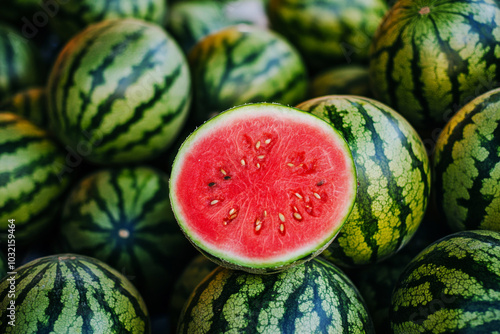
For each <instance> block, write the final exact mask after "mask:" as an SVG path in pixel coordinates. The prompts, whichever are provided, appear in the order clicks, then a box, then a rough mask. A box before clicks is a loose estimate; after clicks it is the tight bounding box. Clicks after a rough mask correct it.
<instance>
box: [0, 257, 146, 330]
mask: <svg viewBox="0 0 500 334" xmlns="http://www.w3.org/2000/svg"><path fill="white" fill-rule="evenodd" d="M16 271H17V275H16V276H15V296H14V297H13V298H12V296H9V292H10V291H11V290H10V284H11V283H10V281H9V280H8V277H6V278H4V279H3V280H2V281H0V305H1V306H2V309H1V310H0V331H1V332H2V333H19V334H26V333H110V334H111V333H113V334H114V333H137V334H141V333H149V332H150V323H149V316H148V311H147V309H146V304H145V303H144V301H143V300H142V297H141V295H140V294H139V293H138V292H137V290H136V289H135V287H134V286H133V285H132V284H131V283H130V282H129V281H128V280H127V279H126V278H125V277H124V276H123V275H121V274H120V273H119V272H117V271H116V270H114V269H112V268H111V267H109V266H108V265H106V264H104V263H103V262H101V261H99V260H96V259H94V258H89V257H85V256H81V255H76V254H58V255H52V256H48V257H42V258H39V259H36V260H33V261H32V262H29V263H27V264H25V265H23V266H21V267H19V268H17V269H16ZM11 300H15V307H16V310H15V320H14V324H15V326H12V325H10V324H9V321H11V319H10V318H8V317H7V315H8V314H10V313H9V310H8V309H7V307H8V306H9V304H10V302H11Z"/></svg>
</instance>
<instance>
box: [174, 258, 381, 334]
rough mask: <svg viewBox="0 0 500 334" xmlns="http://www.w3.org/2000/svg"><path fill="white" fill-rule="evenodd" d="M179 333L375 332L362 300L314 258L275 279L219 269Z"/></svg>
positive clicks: (198, 293)
mask: <svg viewBox="0 0 500 334" xmlns="http://www.w3.org/2000/svg"><path fill="white" fill-rule="evenodd" d="M177 333H269V334H280V333H374V330H373V324H372V321H371V318H370V316H369V315H368V312H367V310H366V307H365V304H364V301H363V299H362V298H361V297H360V295H359V293H358V291H357V290H356V288H355V287H354V285H353V284H352V282H351V281H350V280H349V279H348V278H347V276H345V274H344V273H343V272H342V271H341V270H339V269H338V268H337V267H335V266H333V265H332V264H329V263H327V262H325V261H324V260H319V259H317V258H316V259H314V260H312V261H310V262H307V263H305V264H303V265H300V266H296V267H294V268H292V269H289V270H287V271H284V272H282V273H280V274H275V275H254V274H247V273H243V272H241V271H233V270H229V269H224V268H218V269H216V270H215V271H214V272H212V273H211V274H210V276H208V277H207V278H206V279H205V280H203V282H202V283H201V284H200V285H198V287H197V288H196V290H195V291H194V292H193V293H192V294H191V297H190V299H189V301H188V302H187V304H186V305H185V308H184V310H183V313H182V315H181V319H180V322H179V327H178V330H177Z"/></svg>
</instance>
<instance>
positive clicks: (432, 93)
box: [370, 0, 500, 130]
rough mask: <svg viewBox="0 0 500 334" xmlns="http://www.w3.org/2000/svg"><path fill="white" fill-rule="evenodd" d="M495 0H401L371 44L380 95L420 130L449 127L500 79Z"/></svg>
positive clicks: (498, 20) (498, 13) (498, 18)
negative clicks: (464, 107)
mask: <svg viewBox="0 0 500 334" xmlns="http://www.w3.org/2000/svg"><path fill="white" fill-rule="evenodd" d="M499 24H500V8H499V6H498V2H496V1H494V0H480V1H472V0H459V1H452V2H450V1H446V0H438V1H427V0H426V1H421V2H419V3H418V4H416V3H415V2H413V1H411V0H404V1H398V2H397V3H396V5H395V6H394V7H393V8H392V9H391V11H390V12H389V14H388V15H387V16H386V17H385V19H384V21H383V22H382V24H381V25H380V28H379V30H378V31H377V34H376V35H375V37H374V41H373V44H372V48H371V58H370V59H371V63H370V76H371V82H372V88H373V90H374V93H375V96H376V97H377V99H379V100H380V101H381V102H384V103H387V104H388V105H390V106H391V107H393V108H395V109H396V110H397V111H399V112H401V114H402V115H403V116H404V117H405V118H407V119H408V121H409V122H410V123H412V125H414V126H415V127H416V128H417V129H424V130H425V127H426V124H435V125H444V124H445V123H446V121H447V120H449V118H450V117H451V116H452V114H453V113H455V112H456V111H457V110H458V109H459V107H460V106H462V105H463V104H465V103H467V102H468V101H470V100H471V99H472V98H474V97H476V96H478V95H479V94H481V93H482V92H485V91H487V90H490V89H492V88H493V87H495V86H496V85H498V81H499V80H500V67H499V66H498V58H499V57H500V36H499V34H498V33H497V31H496V27H497V26H498V25H499Z"/></svg>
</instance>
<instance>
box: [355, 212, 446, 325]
mask: <svg viewBox="0 0 500 334" xmlns="http://www.w3.org/2000/svg"><path fill="white" fill-rule="evenodd" d="M429 211H430V210H428V211H427V212H426V217H424V220H423V221H422V223H421V224H420V226H419V228H418V230H417V232H416V233H415V235H414V236H413V237H412V238H411V240H410V241H409V242H408V244H407V245H406V246H405V247H404V248H403V249H401V250H400V251H398V252H397V253H396V254H394V256H391V257H390V258H388V259H387V260H385V261H382V262H380V263H375V264H371V265H368V266H364V267H361V268H356V269H355V270H354V269H353V270H351V271H349V272H348V276H349V277H350V278H351V279H352V281H353V282H354V284H355V285H356V287H357V288H358V289H359V292H360V294H361V296H362V297H363V299H364V300H365V302H366V306H367V307H368V311H369V313H370V315H371V316H372V319H373V324H374V326H375V331H376V332H377V333H382V334H384V333H390V332H391V325H390V321H389V311H390V309H391V295H392V290H393V289H394V286H395V285H396V283H397V281H398V279H399V276H400V275H401V273H402V272H403V270H404V269H405V267H406V265H407V264H408V263H410V261H411V260H412V259H413V258H414V257H415V256H416V255H417V254H418V253H420V252H421V251H422V250H423V249H424V248H425V247H427V246H429V245H430V244H431V243H433V242H434V241H436V240H438V239H440V238H442V237H444V236H446V235H447V234H449V230H448V229H446V227H447V226H446V225H444V224H439V221H436V220H435V219H433V218H434V217H435V214H434V212H429Z"/></svg>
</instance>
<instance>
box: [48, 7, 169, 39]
mask: <svg viewBox="0 0 500 334" xmlns="http://www.w3.org/2000/svg"><path fill="white" fill-rule="evenodd" d="M166 4H167V2H166V1H165V0H120V1H108V0H80V1H68V0H66V1H62V0H59V1H52V3H51V5H52V6H47V10H45V11H46V12H47V13H48V14H49V15H50V14H51V13H53V14H52V15H51V17H50V20H49V22H50V24H51V28H52V30H53V31H54V32H56V33H57V34H58V35H59V36H60V37H61V38H62V39H63V40H69V39H70V38H71V37H73V36H74V35H76V34H77V33H78V32H80V31H81V30H83V29H85V28H86V27H87V26H89V25H91V24H94V23H98V22H100V21H104V20H108V19H118V18H136V19H141V20H144V21H147V22H151V23H156V24H159V25H161V24H163V22H164V20H165V16H166V10H167V8H166Z"/></svg>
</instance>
